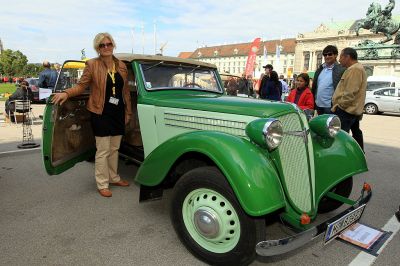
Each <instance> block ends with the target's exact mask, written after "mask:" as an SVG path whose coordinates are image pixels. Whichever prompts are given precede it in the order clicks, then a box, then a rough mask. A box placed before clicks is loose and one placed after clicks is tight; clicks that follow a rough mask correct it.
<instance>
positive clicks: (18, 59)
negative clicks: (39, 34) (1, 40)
mask: <svg viewBox="0 0 400 266" xmlns="http://www.w3.org/2000/svg"><path fill="white" fill-rule="evenodd" d="M27 63H28V59H27V58H26V56H25V55H24V54H23V53H21V52H20V51H12V50H10V49H7V50H4V51H3V52H2V53H1V54H0V70H1V74H3V75H5V76H12V77H15V76H22V75H23V70H24V67H25V66H26V64H27Z"/></svg>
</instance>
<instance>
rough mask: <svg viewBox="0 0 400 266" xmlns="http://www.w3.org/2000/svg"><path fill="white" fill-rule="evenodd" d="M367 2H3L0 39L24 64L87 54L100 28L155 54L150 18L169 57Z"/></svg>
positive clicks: (303, 28)
mask: <svg viewBox="0 0 400 266" xmlns="http://www.w3.org/2000/svg"><path fill="white" fill-rule="evenodd" d="M1 1H5V0H1ZM378 2H379V3H380V4H381V5H382V6H385V5H386V4H387V3H388V1H386V0H381V1H378ZM4 6H6V8H4ZM368 6H369V3H368V2H366V1H365V0H353V1H345V0H337V1H335V2H329V3H327V2H326V1H318V0H303V1H280V0H269V1H255V0H250V1H244V0H236V1H233V0H225V1H211V0H203V1H184V0H160V1H149V0H135V1H130V0H115V1H112V0H87V1H80V0H69V1H66V0H60V1H57V2H54V1H49V0H43V1H28V0H22V1H12V2H8V1H7V4H2V7H3V9H2V15H1V16H0V34H1V35H0V38H1V39H2V41H3V44H4V46H5V48H6V49H7V48H9V49H12V50H20V51H21V52H22V53H24V54H25V55H27V57H28V59H29V62H42V61H43V60H44V59H48V60H50V61H52V62H63V61H64V60H66V59H74V58H75V59H79V58H80V51H81V50H82V49H83V48H86V55H87V56H88V57H94V56H96V54H95V52H94V50H93V48H92V41H93V37H94V36H95V34H96V33H98V32H104V31H107V32H110V33H111V34H112V35H113V36H114V38H115V40H116V42H117V52H131V51H132V49H133V51H134V52H136V53H141V52H142V49H143V46H144V50H145V53H154V42H153V39H154V33H153V28H154V21H156V25H157V48H159V46H160V45H161V44H163V43H165V42H168V44H167V45H166V47H165V53H166V54H167V55H173V56H176V55H177V54H178V53H179V52H181V51H193V50H195V49H196V47H198V46H199V45H203V44H206V45H208V46H211V45H217V44H223V43H232V42H250V41H252V40H253V39H254V38H255V37H262V38H264V39H278V38H281V37H283V38H287V37H295V36H296V35H297V34H298V33H299V32H309V31H312V30H314V29H315V28H316V27H317V26H319V25H320V24H321V23H323V22H330V21H331V20H334V21H347V20H354V19H359V18H363V17H365V13H366V10H367V8H368ZM396 10H397V9H395V10H394V12H393V13H394V14H396V13H397V12H396ZM143 26H144V27H143ZM142 27H143V29H144V34H142ZM143 37H144V40H145V41H144V43H143V41H142V39H143Z"/></svg>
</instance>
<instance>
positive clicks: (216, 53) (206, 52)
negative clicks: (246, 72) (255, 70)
mask: <svg viewBox="0 0 400 266" xmlns="http://www.w3.org/2000/svg"><path fill="white" fill-rule="evenodd" d="M251 44H252V43H251V42H248V43H238V44H227V45H218V46H210V47H202V48H197V49H196V50H195V51H194V52H193V53H192V54H191V56H190V58H193V59H194V58H210V57H227V56H247V55H248V54H249V51H250V48H251ZM277 45H281V46H282V50H281V53H282V54H287V53H294V50H295V46H296V39H295V38H291V39H283V40H270V41H264V42H261V44H260V49H259V50H258V52H257V55H262V54H263V53H264V46H265V48H266V49H267V53H268V54H275V52H276V46H277Z"/></svg>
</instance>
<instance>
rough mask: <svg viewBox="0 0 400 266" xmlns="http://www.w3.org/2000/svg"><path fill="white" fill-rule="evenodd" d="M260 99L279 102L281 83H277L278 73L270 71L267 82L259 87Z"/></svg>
mask: <svg viewBox="0 0 400 266" xmlns="http://www.w3.org/2000/svg"><path fill="white" fill-rule="evenodd" d="M262 84H263V83H262ZM260 98H261V99H267V100H274V101H280V100H281V98H282V83H281V82H280V81H279V78H278V73H276V71H271V74H270V76H269V78H268V80H267V81H266V82H265V84H263V86H262V87H261V92H260Z"/></svg>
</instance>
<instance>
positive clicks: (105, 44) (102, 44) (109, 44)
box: [99, 42, 114, 48]
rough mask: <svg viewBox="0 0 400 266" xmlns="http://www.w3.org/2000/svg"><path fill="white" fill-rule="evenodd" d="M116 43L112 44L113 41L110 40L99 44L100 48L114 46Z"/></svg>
mask: <svg viewBox="0 0 400 266" xmlns="http://www.w3.org/2000/svg"><path fill="white" fill-rule="evenodd" d="M113 46H114V45H113V44H112V42H108V43H100V44H99V48H106V47H113Z"/></svg>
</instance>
